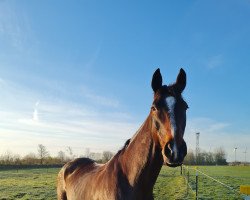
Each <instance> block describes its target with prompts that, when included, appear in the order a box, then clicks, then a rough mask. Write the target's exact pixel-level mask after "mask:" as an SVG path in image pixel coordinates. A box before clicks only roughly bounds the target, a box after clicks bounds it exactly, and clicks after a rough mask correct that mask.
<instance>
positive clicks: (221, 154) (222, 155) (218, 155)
mask: <svg viewBox="0 0 250 200" xmlns="http://www.w3.org/2000/svg"><path fill="white" fill-rule="evenodd" d="M214 160H215V162H216V164H217V165H226V164H227V160H226V152H225V150H224V149H223V148H222V147H219V148H217V149H215V151H214Z"/></svg>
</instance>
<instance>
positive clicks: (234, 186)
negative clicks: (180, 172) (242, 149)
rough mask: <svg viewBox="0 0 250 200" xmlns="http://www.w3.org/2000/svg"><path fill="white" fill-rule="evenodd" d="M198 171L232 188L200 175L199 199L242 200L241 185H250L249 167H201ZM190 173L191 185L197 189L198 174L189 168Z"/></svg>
mask: <svg viewBox="0 0 250 200" xmlns="http://www.w3.org/2000/svg"><path fill="white" fill-rule="evenodd" d="M198 170H200V171H202V172H204V173H205V174H207V175H209V176H211V177H213V178H214V179H216V180H218V181H220V182H222V183H224V184H226V185H227V186H229V187H230V188H231V189H229V188H227V187H226V186H223V185H222V184H220V183H217V182H215V181H213V180H211V179H210V178H208V177H206V176H204V175H202V174H201V173H198V188H199V189H198V191H199V195H198V196H199V199H204V200H205V199H206V200H208V199H242V195H241V194H240V193H239V190H240V185H250V167H249V166H200V167H198ZM189 172H190V184H191V185H192V186H193V189H195V175H196V172H195V170H193V167H189ZM186 174H187V173H186Z"/></svg>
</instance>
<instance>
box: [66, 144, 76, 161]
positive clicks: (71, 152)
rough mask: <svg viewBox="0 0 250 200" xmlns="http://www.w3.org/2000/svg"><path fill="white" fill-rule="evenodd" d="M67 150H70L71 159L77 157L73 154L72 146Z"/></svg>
mask: <svg viewBox="0 0 250 200" xmlns="http://www.w3.org/2000/svg"><path fill="white" fill-rule="evenodd" d="M66 151H67V152H68V154H69V157H70V159H71V160H72V159H74V158H75V155H74V154H73V150H72V148H71V147H70V146H68V147H67V148H66Z"/></svg>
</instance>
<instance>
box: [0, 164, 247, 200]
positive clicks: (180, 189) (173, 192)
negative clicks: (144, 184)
mask: <svg viewBox="0 0 250 200" xmlns="http://www.w3.org/2000/svg"><path fill="white" fill-rule="evenodd" d="M191 168H192V167H190V169H189V172H190V185H191V186H192V187H193V189H194V188H195V181H194V180H195V171H194V170H192V169H191ZM198 169H199V170H201V171H203V172H205V173H206V174H208V175H210V176H212V177H213V178H216V179H218V180H220V181H221V182H223V183H225V184H227V185H229V186H230V187H232V189H233V190H234V191H231V190H229V189H228V188H226V187H224V186H222V185H220V184H218V183H215V182H214V181H211V180H209V179H208V178H206V177H204V176H200V175H199V183H198V186H199V197H200V198H199V199H241V197H240V196H239V195H237V191H239V186H240V185H244V184H246V185H247V184H248V185H250V166H209V167H208V166H202V167H199V168H198ZM58 171H59V168H49V169H23V170H19V171H18V172H17V171H16V170H2V171H0V200H12V199H13V200H14V199H23V200H24V199H27V200H28V199H32V200H50V199H56V176H57V173H58ZM154 197H155V199H157V200H162V199H163V200H165V199H171V200H172V199H194V198H195V195H194V193H193V192H192V191H191V189H189V192H188V194H187V184H186V180H185V177H184V176H181V175H180V168H179V167H178V168H168V167H165V166H164V167H163V168H162V170H161V173H160V175H159V177H158V179H157V182H156V185H155V187H154Z"/></svg>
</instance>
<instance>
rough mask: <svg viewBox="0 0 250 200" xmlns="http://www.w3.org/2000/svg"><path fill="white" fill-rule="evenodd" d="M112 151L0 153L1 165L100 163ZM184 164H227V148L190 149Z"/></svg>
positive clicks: (70, 149)
mask: <svg viewBox="0 0 250 200" xmlns="http://www.w3.org/2000/svg"><path fill="white" fill-rule="evenodd" d="M113 155H114V154H113V153H112V152H111V151H103V152H102V153H95V152H91V151H90V150H89V149H88V148H87V149H86V150H85V153H84V154H83V155H80V156H76V155H75V154H74V152H73V150H72V148H71V147H67V148H66V151H59V152H58V153H57V155H56V156H50V153H49V151H48V150H47V148H46V146H44V145H43V144H39V145H38V146H37V152H36V153H29V154H27V155H25V156H23V157H21V156H20V155H19V154H14V153H12V152H10V151H7V152H5V153H4V154H2V155H0V165H17V166H19V165H40V166H42V165H63V164H65V163H67V162H68V161H70V160H73V159H74V158H76V157H87V158H91V159H93V160H95V161H97V162H99V163H105V162H107V161H108V160H110V159H111V158H112V157H113ZM184 164H186V165H227V161H226V153H225V150H224V149H223V148H222V147H220V148H217V149H215V150H214V151H213V152H207V151H201V152H198V153H197V155H196V152H194V151H192V150H189V151H188V153H187V155H186V157H185V160H184Z"/></svg>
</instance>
